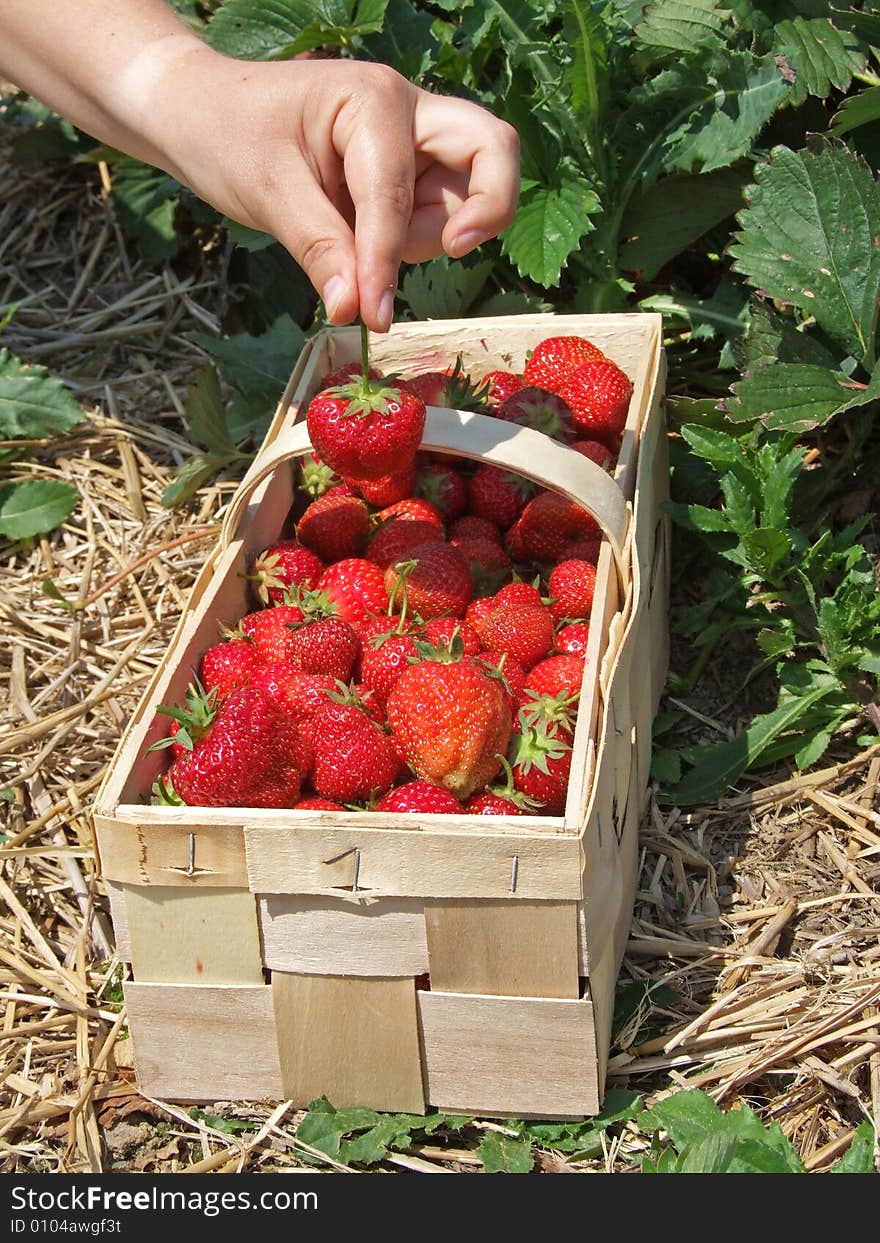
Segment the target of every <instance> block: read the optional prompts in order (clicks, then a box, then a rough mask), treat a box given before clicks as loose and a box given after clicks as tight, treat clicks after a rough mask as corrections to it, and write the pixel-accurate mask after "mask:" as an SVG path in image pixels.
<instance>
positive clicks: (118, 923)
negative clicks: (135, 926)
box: [105, 880, 131, 962]
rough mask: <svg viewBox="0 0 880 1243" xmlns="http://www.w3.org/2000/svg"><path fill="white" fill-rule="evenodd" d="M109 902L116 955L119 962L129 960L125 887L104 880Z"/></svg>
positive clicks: (129, 944) (129, 949)
mask: <svg viewBox="0 0 880 1243" xmlns="http://www.w3.org/2000/svg"><path fill="white" fill-rule="evenodd" d="M105 888H106V890H107V897H108V899H109V902H110V918H111V920H112V921H113V936H114V938H115V940H116V956H117V957H118V958H119V960H120V961H121V962H131V942H130V941H129V939H128V912H127V911H126V909H125V889H124V888H123V886H122V885H118V884H117V883H116V882H115V881H112V880H108V881H105Z"/></svg>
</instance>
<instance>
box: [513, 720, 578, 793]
mask: <svg viewBox="0 0 880 1243" xmlns="http://www.w3.org/2000/svg"><path fill="white" fill-rule="evenodd" d="M520 726H521V729H520V732H519V733H517V734H515V735H514V740H513V746H512V748H511V756H510V762H511V765H512V768H513V781H514V785H515V786H516V788H517V790H519V791H520V793H522V794H525V795H526V796H527V797H528V798H530V799H534V801H535V803H536V804H537V805H538V807H539V808H540V810H541V811H542V812H543V813H544V814H545V815H548V816H561V815H562V814H563V812H564V811H565V796H566V793H567V790H568V778H569V774H570V772H571V746H570V745H569V743H568V742H566V741H565V739H564V738H562V737H560V736H558V735H555V734H551V733H548V732H547V730H546V729H545V728H544V727H543V726H542V725H528V724H527V723H526V722H525V721H522V720H521V721H520Z"/></svg>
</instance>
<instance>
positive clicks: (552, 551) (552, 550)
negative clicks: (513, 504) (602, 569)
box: [517, 492, 602, 564]
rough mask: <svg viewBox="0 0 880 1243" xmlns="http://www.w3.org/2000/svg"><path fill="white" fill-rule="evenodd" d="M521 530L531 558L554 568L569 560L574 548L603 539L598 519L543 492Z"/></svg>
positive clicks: (527, 512) (530, 506) (526, 511)
mask: <svg viewBox="0 0 880 1243" xmlns="http://www.w3.org/2000/svg"><path fill="white" fill-rule="evenodd" d="M517 527H518V528H519V541H520V545H521V547H522V549H523V550H524V551H525V553H526V555H527V557H529V558H530V559H531V560H534V561H546V562H552V563H553V564H555V563H556V562H557V561H563V560H565V559H566V558H567V557H568V556H569V549H570V548H571V546H572V545H575V544H578V543H581V542H582V541H584V540H592V539H601V537H602V529H601V527H600V526H599V524H598V523H597V522H596V519H595V518H593V517H592V515H591V514H588V513H587V511H586V510H585V509H584V508H582V506H580V505H578V504H576V503H575V502H574V501H570V500H568V498H567V497H564V496H561V495H560V494H559V493H558V492H542V493H541V494H540V495H538V496H536V497H534V498H533V499H532V500H531V501H529V503H528V505H526V507H525V509H524V510H523V512H522V516H521V517H520V519H519V520H518V522H517Z"/></svg>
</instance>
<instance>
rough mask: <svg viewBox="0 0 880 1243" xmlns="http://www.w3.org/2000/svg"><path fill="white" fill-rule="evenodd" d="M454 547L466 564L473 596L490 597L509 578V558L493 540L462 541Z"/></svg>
mask: <svg viewBox="0 0 880 1243" xmlns="http://www.w3.org/2000/svg"><path fill="white" fill-rule="evenodd" d="M454 547H456V548H457V549H458V551H459V552H460V553H461V555H462V556H463V557H464V559H465V561H466V563H467V566H468V569H469V570H470V575H471V584H472V587H473V594H474V595H475V596H491V595H492V594H493V593H494V592H495V591H497V590H498V587H499V586H500V585H501V583H503V582H504V580H505V579H506V578H509V577H510V570H511V564H510V558H509V557H508V555H507V553H506V552H505V551H504V549H503V548H502V547H501V545H500V544H497V543H495V541H494V540H486V539H463V540H458V541H457V542H456V544H455V545H454Z"/></svg>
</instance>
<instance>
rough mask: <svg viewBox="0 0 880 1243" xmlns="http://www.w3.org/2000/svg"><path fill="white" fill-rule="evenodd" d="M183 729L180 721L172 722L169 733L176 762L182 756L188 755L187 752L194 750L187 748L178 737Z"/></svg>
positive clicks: (172, 753)
mask: <svg viewBox="0 0 880 1243" xmlns="http://www.w3.org/2000/svg"><path fill="white" fill-rule="evenodd" d="M182 728H183V726H182V725H181V724H180V721H172V722H171V728H170V729H169V731H168V737H169V739H170V742H171V758H172V759H175V760H176V759H178V758H179V756H181V755H186V753H187V751H190V750H192V748H191V747H185V746H184V745H183V743H182V742H181V741H180V739H179V738H178V737H177V735H178V734H179V733H180V731H181V729H182Z"/></svg>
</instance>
